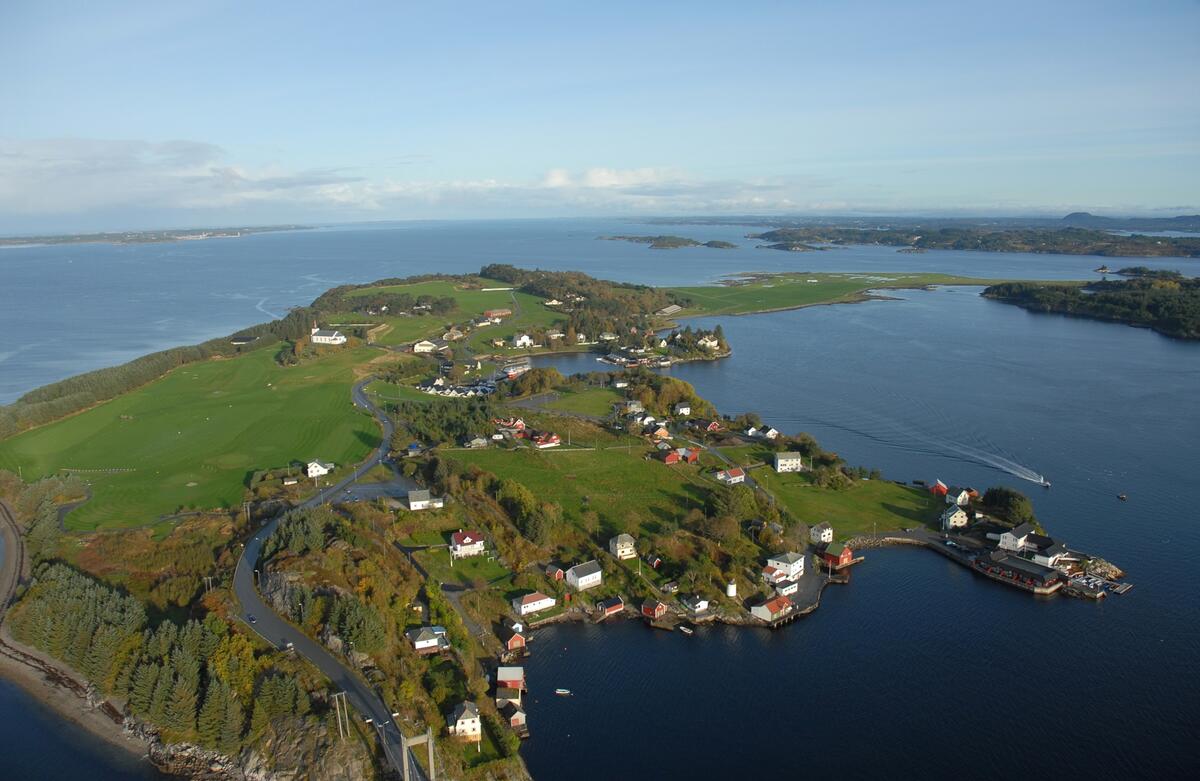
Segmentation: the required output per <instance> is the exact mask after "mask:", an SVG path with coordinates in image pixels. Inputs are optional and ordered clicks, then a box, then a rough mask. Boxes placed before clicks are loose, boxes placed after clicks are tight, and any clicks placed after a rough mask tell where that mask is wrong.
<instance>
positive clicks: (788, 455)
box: [775, 450, 804, 461]
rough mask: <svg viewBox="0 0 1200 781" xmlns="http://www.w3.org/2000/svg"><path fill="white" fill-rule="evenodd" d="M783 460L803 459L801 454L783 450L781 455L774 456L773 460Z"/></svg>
mask: <svg viewBox="0 0 1200 781" xmlns="http://www.w3.org/2000/svg"><path fill="white" fill-rule="evenodd" d="M785 458H804V454H803V453H797V452H795V451H794V450H785V451H783V452H782V453H776V454H775V460H776V461H780V460H782V459H785Z"/></svg>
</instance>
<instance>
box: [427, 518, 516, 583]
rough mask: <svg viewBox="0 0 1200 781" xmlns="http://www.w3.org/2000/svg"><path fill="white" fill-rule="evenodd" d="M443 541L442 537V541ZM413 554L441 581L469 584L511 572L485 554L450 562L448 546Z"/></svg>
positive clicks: (495, 578)
mask: <svg viewBox="0 0 1200 781" xmlns="http://www.w3.org/2000/svg"><path fill="white" fill-rule="evenodd" d="M456 531H457V530H456ZM445 541H446V539H445V538H443V542H445ZM413 556H414V557H415V558H416V559H417V561H419V562H421V565H422V566H424V567H425V569H426V570H427V571H428V572H429V574H430V576H432V577H433V578H434V579H435V580H437V581H439V582H441V583H457V584H459V585H463V586H471V585H474V584H475V583H476V582H477V581H483V582H485V583H491V582H492V581H496V580H500V579H502V578H504V577H506V576H508V575H511V574H512V573H511V572H509V570H508V569H507V568H505V566H504V565H503V564H501V563H500V562H499V561H497V560H490V561H489V560H488V558H487V556H486V555H485V556H471V557H470V558H466V559H454V561H453V564H452V563H451V559H450V550H449V549H448V548H433V549H430V550H422V551H417V552H416V553H414V554H413Z"/></svg>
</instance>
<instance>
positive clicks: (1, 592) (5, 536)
mask: <svg viewBox="0 0 1200 781" xmlns="http://www.w3.org/2000/svg"><path fill="white" fill-rule="evenodd" d="M0 561H2V563H0V620H3V617H4V612H5V610H6V609H7V608H8V602H9V600H11V599H12V595H13V592H14V591H16V589H17V584H18V583H20V582H21V577H22V575H23V574H24V573H23V572H22V570H23V569H24V568H25V541H24V540H23V539H22V538H21V530H20V529H18V528H17V519H16V518H15V517H13V514H12V511H11V510H9V509H8V505H6V504H5V503H4V502H0Z"/></svg>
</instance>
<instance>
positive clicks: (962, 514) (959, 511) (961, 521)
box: [942, 504, 969, 529]
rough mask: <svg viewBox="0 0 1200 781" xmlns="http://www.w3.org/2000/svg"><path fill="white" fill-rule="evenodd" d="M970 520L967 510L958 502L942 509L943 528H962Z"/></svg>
mask: <svg viewBox="0 0 1200 781" xmlns="http://www.w3.org/2000/svg"><path fill="white" fill-rule="evenodd" d="M968 520H969V519H968V518H967V513H966V511H965V510H963V508H961V507H959V506H958V505H957V504H952V505H950V506H949V507H947V508H946V509H945V510H943V511H942V528H943V529H962V528H964V527H965V526H966V525H967V521H968Z"/></svg>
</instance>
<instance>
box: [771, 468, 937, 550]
mask: <svg viewBox="0 0 1200 781" xmlns="http://www.w3.org/2000/svg"><path fill="white" fill-rule="evenodd" d="M750 474H751V475H752V476H753V477H754V479H755V480H757V481H758V482H759V484H760V485H762V486H763V487H764V488H766V489H767V490H768V491H770V492H771V493H773V494H774V495H775V496H776V498H778V499H779V501H780V502H782V503H783V504H784V505H786V506H787V508H788V510H789V511H791V513H792V515H794V516H795V517H796V518H798V519H799V520H801V521H803V522H804V523H806V524H808V525H810V526H812V525H814V524H818V523H820V522H822V521H829V523H830V524H832V525H833V531H834V534H835V535H836V537H837V538H838V539H846V538H847V537H852V536H854V535H856V534H870V533H871V532H872V531H881V532H883V531H891V530H894V529H901V528H906V527H910V526H920V525H923V524H926V525H932V524H935V523H936V522H937V519H938V512H939V510H940V509H941V508H942V507H943V506H944V504H943V503H942V502H941V501H940V500H938V499H937V498H936V497H934V496H931V495H930V494H929V492H928V491H923V490H920V489H917V488H909V487H906V486H901V485H896V484H895V483H893V482H891V481H889V480H856V481H855V482H854V484H853V485H852V486H851V487H849V488H845V489H842V490H837V491H835V490H831V489H827V488H817V487H816V486H814V485H813V484H812V482H811V480H810V479H809V475H808V474H807V473H789V474H782V475H781V474H776V473H775V471H774V470H773V469H771V468H770V467H764V468H761V469H755V470H754V471H753V472H751V473H750Z"/></svg>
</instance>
